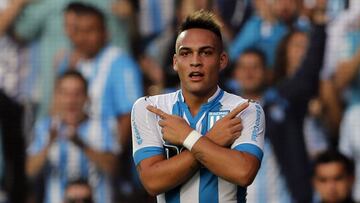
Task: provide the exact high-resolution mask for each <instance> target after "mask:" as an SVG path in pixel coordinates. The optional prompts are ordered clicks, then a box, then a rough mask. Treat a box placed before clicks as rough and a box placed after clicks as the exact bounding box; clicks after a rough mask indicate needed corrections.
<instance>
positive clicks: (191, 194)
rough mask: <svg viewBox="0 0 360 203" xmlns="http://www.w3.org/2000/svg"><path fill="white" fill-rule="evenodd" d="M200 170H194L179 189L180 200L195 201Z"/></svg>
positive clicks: (197, 197) (196, 199)
mask: <svg viewBox="0 0 360 203" xmlns="http://www.w3.org/2000/svg"><path fill="white" fill-rule="evenodd" d="M199 188H200V171H198V172H196V173H195V175H194V176H193V177H191V178H190V179H189V180H188V181H187V182H186V183H185V184H184V185H182V187H181V189H180V202H197V201H198V199H199Z"/></svg>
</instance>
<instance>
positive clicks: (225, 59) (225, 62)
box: [219, 51, 229, 71]
mask: <svg viewBox="0 0 360 203" xmlns="http://www.w3.org/2000/svg"><path fill="white" fill-rule="evenodd" d="M228 63H229V57H228V55H227V53H225V52H224V51H223V52H222V53H221V54H220V70H219V71H222V70H224V69H225V68H226V67H227V65H228Z"/></svg>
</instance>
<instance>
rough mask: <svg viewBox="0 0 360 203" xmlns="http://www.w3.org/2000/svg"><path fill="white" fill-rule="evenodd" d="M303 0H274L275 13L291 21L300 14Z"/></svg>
mask: <svg viewBox="0 0 360 203" xmlns="http://www.w3.org/2000/svg"><path fill="white" fill-rule="evenodd" d="M300 4H301V0H272V1H271V6H272V11H273V14H274V15H275V16H276V17H277V18H279V19H280V20H282V21H284V22H290V21H292V20H293V19H294V17H296V16H297V15H298V12H299V10H300Z"/></svg>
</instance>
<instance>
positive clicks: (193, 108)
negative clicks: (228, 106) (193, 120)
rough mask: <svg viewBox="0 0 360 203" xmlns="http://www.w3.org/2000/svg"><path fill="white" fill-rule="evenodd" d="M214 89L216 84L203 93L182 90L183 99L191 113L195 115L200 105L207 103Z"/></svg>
mask: <svg viewBox="0 0 360 203" xmlns="http://www.w3.org/2000/svg"><path fill="white" fill-rule="evenodd" d="M216 90H217V86H216V87H215V88H214V89H213V90H211V91H209V92H208V93H206V94H203V95H202V94H197V93H191V92H186V91H182V94H183V96H184V101H185V103H186V104H187V105H188V107H189V110H190V113H191V115H193V116H194V115H196V114H197V113H198V112H199V110H200V107H201V105H203V104H205V103H207V102H208V100H209V98H210V97H211V96H213V95H214V94H215V92H216Z"/></svg>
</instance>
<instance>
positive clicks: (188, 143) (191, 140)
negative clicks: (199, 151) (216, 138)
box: [183, 130, 201, 151]
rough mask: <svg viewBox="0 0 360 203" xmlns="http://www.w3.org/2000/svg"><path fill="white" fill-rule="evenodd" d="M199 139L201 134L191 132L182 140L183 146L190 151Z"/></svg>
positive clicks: (194, 131)
mask: <svg viewBox="0 0 360 203" xmlns="http://www.w3.org/2000/svg"><path fill="white" fill-rule="evenodd" d="M200 138H201V134H200V133H198V132H197V131H196V130H193V131H191V132H190V133H189V135H188V136H187V137H186V139H185V140H184V143H183V146H184V147H185V148H186V149H188V150H189V151H191V149H192V147H193V146H194V144H195V143H196V142H197V141H198V140H199V139H200Z"/></svg>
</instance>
